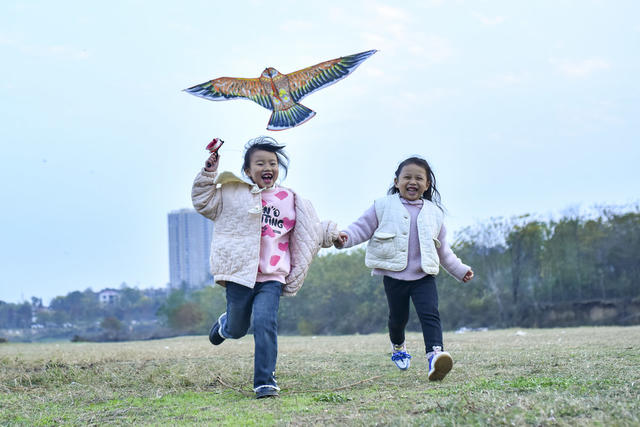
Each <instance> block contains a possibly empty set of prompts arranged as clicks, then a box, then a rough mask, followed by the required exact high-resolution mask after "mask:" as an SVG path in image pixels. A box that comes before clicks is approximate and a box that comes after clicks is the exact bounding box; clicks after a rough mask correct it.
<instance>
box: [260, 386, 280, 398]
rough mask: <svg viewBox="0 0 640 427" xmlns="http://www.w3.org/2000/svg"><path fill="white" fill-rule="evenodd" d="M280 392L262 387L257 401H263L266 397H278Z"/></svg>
mask: <svg viewBox="0 0 640 427" xmlns="http://www.w3.org/2000/svg"><path fill="white" fill-rule="evenodd" d="M278 396H280V395H279V394H278V390H276V389H275V388H272V387H261V388H259V389H258V391H256V399H263V398H265V397H278Z"/></svg>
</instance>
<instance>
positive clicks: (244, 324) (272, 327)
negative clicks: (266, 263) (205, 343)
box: [220, 281, 282, 390]
mask: <svg viewBox="0 0 640 427" xmlns="http://www.w3.org/2000/svg"><path fill="white" fill-rule="evenodd" d="M281 293H282V283H280V282H276V281H269V282H257V283H256V285H255V287H254V288H253V289H251V288H248V287H246V286H243V285H239V284H237V283H233V282H227V317H226V320H225V321H223V322H222V323H223V324H222V325H220V327H221V331H222V335H223V336H224V337H226V338H242V337H243V336H245V335H246V334H247V331H248V330H249V326H250V324H251V317H252V316H253V340H254V343H255V350H254V356H253V357H254V361H253V388H254V390H257V389H258V388H261V387H264V386H267V387H271V388H277V387H278V385H277V384H276V379H275V370H276V359H277V358H278V307H279V305H280V294H281Z"/></svg>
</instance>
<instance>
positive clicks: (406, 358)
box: [391, 344, 411, 371]
mask: <svg viewBox="0 0 640 427" xmlns="http://www.w3.org/2000/svg"><path fill="white" fill-rule="evenodd" d="M391 351H392V352H393V354H392V355H391V360H392V361H393V363H395V364H396V366H397V367H398V369H400V370H402V371H406V370H407V369H409V366H411V355H410V354H409V353H407V347H406V346H405V345H404V344H400V345H396V344H391Z"/></svg>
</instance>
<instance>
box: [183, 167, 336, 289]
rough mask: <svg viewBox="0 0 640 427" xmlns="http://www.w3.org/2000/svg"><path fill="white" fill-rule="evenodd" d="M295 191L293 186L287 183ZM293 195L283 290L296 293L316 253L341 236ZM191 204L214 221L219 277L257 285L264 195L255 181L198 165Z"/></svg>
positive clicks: (213, 249) (214, 254) (213, 265)
mask: <svg viewBox="0 0 640 427" xmlns="http://www.w3.org/2000/svg"><path fill="white" fill-rule="evenodd" d="M288 190H290V191H292V190H291V189H288ZM292 193H293V194H294V196H295V199H294V200H295V210H296V224H295V226H294V228H293V232H292V234H291V237H290V240H289V250H290V251H291V271H290V272H289V275H288V276H287V277H286V278H285V281H286V283H285V286H283V289H282V294H283V295H287V296H293V295H295V294H296V293H297V292H298V290H299V289H300V287H301V286H302V283H303V282H304V278H305V277H306V276H307V272H308V271H309V266H310V265H311V261H312V260H313V257H314V256H315V255H316V254H317V253H318V251H319V250H320V248H321V247H325V248H327V247H329V246H331V245H332V244H333V241H334V240H335V239H336V238H337V236H338V227H337V225H336V224H335V223H333V222H331V221H324V222H320V220H319V219H318V215H317V214H316V211H315V210H314V209H313V206H312V205H311V203H310V202H309V201H308V200H305V199H303V198H302V197H300V196H298V195H297V194H296V193H295V192H293V191H292ZM191 200H192V201H193V207H194V208H195V209H196V210H197V211H198V212H200V213H201V214H202V215H204V216H205V217H207V218H209V219H211V220H212V221H214V227H213V238H212V240H211V259H210V261H211V274H212V275H213V276H214V278H215V281H216V283H218V284H219V285H221V286H225V285H226V284H225V282H226V281H231V282H235V283H238V284H240V285H244V286H247V287H249V288H253V287H254V286H255V283H256V276H257V274H258V262H259V259H260V230H261V224H260V219H261V216H262V198H261V195H260V191H259V189H258V187H257V186H256V185H253V186H252V185H251V184H248V183H247V182H245V181H243V180H242V179H240V178H238V177H237V176H235V175H234V174H232V173H231V172H222V173H221V174H219V175H218V174H217V172H207V171H205V170H202V171H200V173H198V175H197V176H196V179H195V181H194V182H193V188H192V190H191Z"/></svg>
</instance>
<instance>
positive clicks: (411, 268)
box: [344, 197, 471, 281]
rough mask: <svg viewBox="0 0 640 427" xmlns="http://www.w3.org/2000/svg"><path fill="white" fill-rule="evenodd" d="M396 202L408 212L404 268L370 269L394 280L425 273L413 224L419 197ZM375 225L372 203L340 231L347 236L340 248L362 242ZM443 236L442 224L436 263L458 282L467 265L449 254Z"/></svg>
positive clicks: (444, 232) (374, 211)
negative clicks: (354, 220) (407, 234)
mask: <svg viewBox="0 0 640 427" xmlns="http://www.w3.org/2000/svg"><path fill="white" fill-rule="evenodd" d="M400 201H401V202H402V205H403V206H404V207H405V208H407V211H408V212H409V214H410V215H411V224H410V227H411V228H410V230H409V254H408V260H407V268H405V269H404V270H402V271H387V270H381V269H377V268H376V269H374V270H373V272H372V274H375V275H384V276H389V277H393V278H394V279H398V280H417V279H420V278H422V277H424V276H426V275H427V273H425V272H424V271H423V270H422V267H421V266H420V242H419V241H418V223H417V218H418V213H420V209H422V204H423V202H422V200H416V201H409V200H405V199H403V198H402V197H401V198H400ZM377 228H378V217H377V216H376V209H375V206H374V205H372V206H371V207H370V208H369V209H367V210H366V211H365V213H364V214H362V216H361V217H360V218H358V220H357V221H356V222H354V223H353V224H351V225H350V226H349V227H347V229H346V230H344V232H345V233H347V235H348V236H349V237H348V239H347V243H346V244H345V245H344V247H345V248H349V247H351V246H355V245H358V244H360V243H362V242H366V241H367V240H369V239H370V238H371V237H372V236H373V233H374V232H375V231H376V229H377ZM446 236H447V231H446V229H445V227H444V225H442V228H441V229H440V234H439V235H438V241H440V247H439V248H437V252H438V256H439V258H440V265H441V266H442V267H444V269H445V270H446V271H447V272H448V273H449V274H450V275H451V276H453V277H454V278H455V279H457V280H459V281H460V280H462V278H463V277H464V275H465V274H466V273H467V271H469V270H470V269H471V268H470V267H469V266H468V265H465V264H463V263H462V261H460V258H458V257H457V256H456V254H454V253H453V251H452V250H451V247H450V246H449V243H448V242H447V240H446Z"/></svg>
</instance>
